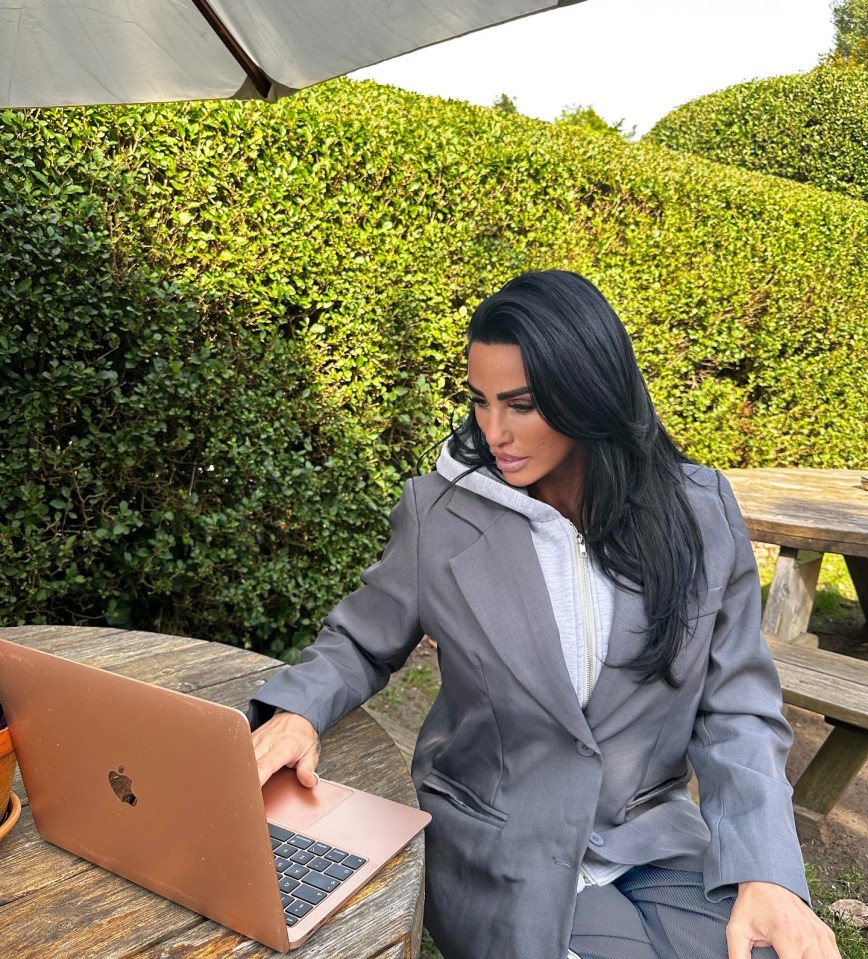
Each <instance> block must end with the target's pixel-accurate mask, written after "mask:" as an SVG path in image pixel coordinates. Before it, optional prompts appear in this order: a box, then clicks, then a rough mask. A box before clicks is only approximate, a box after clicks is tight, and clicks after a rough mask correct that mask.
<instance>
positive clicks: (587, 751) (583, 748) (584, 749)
mask: <svg viewBox="0 0 868 959" xmlns="http://www.w3.org/2000/svg"><path fill="white" fill-rule="evenodd" d="M576 749H578V751H579V752H580V753H581V754H582V755H583V756H593V755H594V750H593V749H591V747H590V746H589V745H588V744H587V743H581V742H577V743H576Z"/></svg>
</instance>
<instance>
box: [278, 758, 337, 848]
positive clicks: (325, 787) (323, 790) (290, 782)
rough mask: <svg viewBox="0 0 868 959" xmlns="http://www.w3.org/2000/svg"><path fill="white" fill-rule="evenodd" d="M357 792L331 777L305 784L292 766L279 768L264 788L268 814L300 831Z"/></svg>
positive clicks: (280, 822) (279, 823) (290, 827)
mask: <svg viewBox="0 0 868 959" xmlns="http://www.w3.org/2000/svg"><path fill="white" fill-rule="evenodd" d="M352 794H353V791H352V790H351V789H348V788H347V787H346V786H340V785H338V784H337V783H333V782H331V781H330V780H328V779H321V780H320V781H319V783H317V785H316V786H314V787H313V789H308V788H307V787H305V786H302V785H301V783H299V781H298V779H297V778H296V775H295V771H294V770H292V769H286V768H285V767H284V768H283V769H279V770H278V771H277V772H276V773H275V774H274V775H273V776H272V777H271V779H269V780H268V782H267V783H266V784H265V785H264V786H263V787H262V798H263V800H264V802H265V815H266V817H267V818H268V819H269V820H270V821H271V822H274V823H277V824H278V825H279V826H280V825H282V826H285V827H286V828H288V829H292V830H293V831H295V832H298V831H299V830H302V829H308V828H309V827H310V826H312V825H314V823H316V822H318V821H319V820H320V819H322V817H323V816H325V815H326V813H330V812H331V811H332V810H333V809H335V808H336V807H337V806H340V804H341V803H342V802H344V801H345V800H346V799H349V798H350V796H352Z"/></svg>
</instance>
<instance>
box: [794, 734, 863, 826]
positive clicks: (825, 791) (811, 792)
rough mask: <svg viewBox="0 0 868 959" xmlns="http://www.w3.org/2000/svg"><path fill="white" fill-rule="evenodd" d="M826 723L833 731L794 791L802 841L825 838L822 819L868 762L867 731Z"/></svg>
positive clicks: (797, 823) (797, 821) (795, 810)
mask: <svg viewBox="0 0 868 959" xmlns="http://www.w3.org/2000/svg"><path fill="white" fill-rule="evenodd" d="M827 722H832V723H833V726H834V728H833V729H832V732H831V733H829V735H828V737H827V738H826V741H825V742H824V743H823V745H822V746H821V747H820V749H819V750H818V752H817V754H816V756H814V758H813V759H812V760H811V762H810V764H809V765H808V768H807V769H806V770H805V771H804V772H803V773H802V775H801V777H800V778H799V781H798V782H797V783H796V786H795V789H794V790H793V811H794V812H795V816H796V829H797V830H798V832H799V836H800V837H801V838H802V839H822V838H823V833H822V825H823V819H824V818H825V817H826V815H827V813H829V811H830V810H831V809H832V807H833V806H834V805H835V803H836V802H837V801H838V799H839V798H840V796H841V793H843V792H844V790H845V789H846V788H847V787H848V786H849V785H850V783H851V782H852V781H853V779H854V778H855V776H856V774H857V773H858V772H859V770H860V769H861V768H862V765H863V763H864V762H865V760H866V759H868V730H865V729H860V728H859V727H858V726H849V725H848V724H846V723H839V722H835V721H834V720H828V719H827Z"/></svg>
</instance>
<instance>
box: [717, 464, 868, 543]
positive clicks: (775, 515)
mask: <svg viewBox="0 0 868 959" xmlns="http://www.w3.org/2000/svg"><path fill="white" fill-rule="evenodd" d="M723 472H724V475H725V476H726V478H727V479H728V480H729V481H730V483H731V484H732V488H733V492H734V493H735V497H736V499H737V500H738V504H739V507H740V508H741V511H742V513H743V515H744V518H745V522H746V523H747V528H748V531H749V532H750V535H751V539H754V540H756V541H758V542H761V543H779V544H780V545H782V546H794V547H797V548H799V549H814V550H817V551H818V552H821V553H842V554H844V555H846V556H868V490H864V489H862V486H861V478H862V475H863V474H862V473H861V472H860V471H859V470H824V469H730V470H724V471H723ZM866 473H868V464H866Z"/></svg>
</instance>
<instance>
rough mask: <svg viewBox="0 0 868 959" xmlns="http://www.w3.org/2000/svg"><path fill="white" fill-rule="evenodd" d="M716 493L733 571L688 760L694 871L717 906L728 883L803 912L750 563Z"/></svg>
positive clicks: (743, 536) (786, 741) (729, 510)
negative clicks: (703, 844)
mask: <svg viewBox="0 0 868 959" xmlns="http://www.w3.org/2000/svg"><path fill="white" fill-rule="evenodd" d="M718 484H719V487H718V488H719V496H720V501H721V504H722V508H723V516H724V518H725V521H726V525H727V526H728V529H729V535H730V536H731V537H732V541H733V544H734V562H733V567H732V572H731V576H730V579H729V582H728V583H727V584H726V586H725V589H724V595H723V604H722V606H721V609H720V610H719V612H718V613H717V619H716V621H715V626H714V632H713V637H712V643H711V650H710V659H709V664H708V672H707V676H706V681H705V687H704V691H703V695H702V698H701V701H700V705H699V711H698V714H697V717H696V722H695V725H694V730H693V737H692V741H691V746H690V750H689V758H690V761H691V763H692V765H693V768H694V770H695V772H696V775H697V779H698V782H699V794H700V808H701V811H702V815H703V818H704V819H705V821H706V823H707V825H708V828H709V830H710V832H711V842H710V843H709V846H708V848H707V851H706V853H705V862H704V869H703V871H704V875H705V886H706V891H707V893H708V894H709V896H710V897H711V898H713V899H719V898H721V897H722V896H724V895H730V894H733V892H734V890H733V889H732V887H733V886H734V885H735V884H736V883H739V882H747V881H751V880H759V881H765V882H773V883H777V884H778V885H780V886H784V887H786V888H787V889H790V890H791V891H792V892H794V893H796V895H798V896H800V897H801V898H802V899H804V900H805V901H806V902H808V901H809V894H808V888H807V883H806V881H805V869H804V864H803V860H802V855H801V850H800V847H799V840H798V837H797V835H796V829H795V824H794V821H793V808H792V788H791V786H790V784H789V783H788V781H787V778H786V774H785V763H786V759H787V754H788V753H789V749H790V746H791V744H792V739H793V735H792V731H791V729H790V727H789V725H788V723H787V722H786V720H785V719H784V717H783V714H782V707H783V703H782V698H781V688H780V682H779V680H778V675H777V671H776V669H775V666H774V662H773V660H772V657H771V653H770V651H769V648H768V645H767V644H766V642H765V639H764V638H763V635H762V632H761V630H760V591H759V584H758V582H757V575H756V563H755V561H754V555H753V550H752V548H751V544H750V538H749V537H748V533H747V529H746V527H745V523H744V520H743V518H742V516H741V513H740V511H739V508H738V505H737V503H736V500H735V497H734V495H733V493H732V489H731V488H730V486H729V483H728V482H727V480H726V479H725V478H724V477H723V476H720V475H718ZM724 535H726V534H724ZM712 542H713V541H712Z"/></svg>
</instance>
